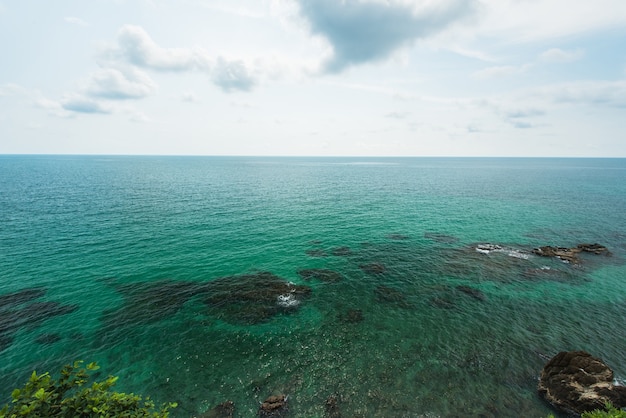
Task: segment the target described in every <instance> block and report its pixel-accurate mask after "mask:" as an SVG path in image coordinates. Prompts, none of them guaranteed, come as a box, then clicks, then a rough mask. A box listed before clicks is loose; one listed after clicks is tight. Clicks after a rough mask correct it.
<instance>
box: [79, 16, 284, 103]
mask: <svg viewBox="0 0 626 418" xmlns="http://www.w3.org/2000/svg"><path fill="white" fill-rule="evenodd" d="M99 58H100V59H99V64H100V66H101V67H103V69H102V70H100V71H98V72H96V73H93V74H92V75H91V77H90V81H89V83H88V84H89V86H88V87H87V88H86V92H87V94H89V95H91V96H98V97H105V98H108V99H138V98H142V97H145V96H147V95H149V94H151V93H152V92H154V91H155V90H156V84H155V83H154V82H153V81H152V80H151V79H150V77H149V76H148V75H147V74H146V73H144V72H142V71H140V70H139V69H138V68H142V69H145V70H153V71H171V72H192V71H199V72H203V73H206V74H208V75H209V76H210V78H211V81H212V82H213V83H214V84H215V85H216V86H218V87H219V88H220V89H222V90H223V91H224V92H227V93H230V92H233V91H251V90H252V89H253V88H254V87H255V86H256V85H257V84H258V80H259V78H260V76H262V75H263V73H264V72H265V66H264V65H262V64H263V63H262V62H261V61H259V62H258V64H261V65H256V66H255V67H252V66H250V65H249V64H247V63H246V62H245V61H243V60H241V59H228V58H225V57H222V56H218V55H216V56H215V57H213V56H211V55H210V54H209V53H208V52H207V51H206V50H204V49H202V48H199V47H196V48H163V47H161V46H159V45H158V44H157V43H156V42H154V41H153V40H152V38H151V37H150V36H149V35H148V33H147V32H146V31H145V30H144V29H143V28H141V27H139V26H133V25H125V26H123V27H122V28H120V30H119V31H118V35H117V44H116V45H114V46H109V47H107V48H105V49H103V50H102V51H101V54H100V57H99ZM272 65H273V67H271V68H270V69H271V70H273V71H274V73H276V72H277V71H276V69H275V68H274V67H275V66H276V65H277V64H276V62H274V61H272Z"/></svg>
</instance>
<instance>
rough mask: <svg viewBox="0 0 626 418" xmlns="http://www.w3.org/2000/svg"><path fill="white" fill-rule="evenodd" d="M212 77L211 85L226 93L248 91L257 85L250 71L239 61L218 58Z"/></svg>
mask: <svg viewBox="0 0 626 418" xmlns="http://www.w3.org/2000/svg"><path fill="white" fill-rule="evenodd" d="M212 75H213V77H212V78H213V83H215V85H217V86H218V87H220V88H221V89H222V90H224V91H227V92H230V91H233V90H240V91H250V90H252V88H253V87H254V86H255V85H256V83H257V81H256V79H255V77H254V75H253V74H252V72H251V70H250V69H249V68H248V67H247V66H246V64H245V63H244V62H243V61H241V60H233V61H227V60H225V59H223V58H219V59H218V61H217V64H216V66H215V68H214V69H213V71H212Z"/></svg>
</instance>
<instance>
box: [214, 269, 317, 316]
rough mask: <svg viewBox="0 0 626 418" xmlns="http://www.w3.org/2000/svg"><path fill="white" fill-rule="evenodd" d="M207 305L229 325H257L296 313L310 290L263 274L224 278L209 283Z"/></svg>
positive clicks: (268, 274)
mask: <svg viewBox="0 0 626 418" xmlns="http://www.w3.org/2000/svg"><path fill="white" fill-rule="evenodd" d="M208 287H209V289H208V293H209V294H208V296H206V297H205V298H204V302H205V304H206V305H207V307H208V308H209V310H210V311H211V313H213V314H216V315H218V316H219V317H221V318H223V319H224V320H226V321H229V322H235V323H244V324H257V323H260V322H263V321H266V320H268V319H270V318H271V317H273V316H274V315H277V314H279V313H289V312H293V311H295V310H296V309H297V308H298V307H299V305H300V303H301V301H302V299H303V298H305V297H307V296H308V295H309V294H310V293H311V288H310V287H307V286H303V285H296V284H293V283H290V282H287V281H285V280H283V279H281V278H280V277H278V276H276V275H274V274H272V273H269V272H260V273H254V274H245V275H242V276H231V277H224V278H220V279H217V280H214V281H212V282H209V283H208Z"/></svg>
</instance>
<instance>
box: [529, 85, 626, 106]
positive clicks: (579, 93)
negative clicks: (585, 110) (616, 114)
mask: <svg viewBox="0 0 626 418" xmlns="http://www.w3.org/2000/svg"><path fill="white" fill-rule="evenodd" d="M535 94H537V95H539V96H544V97H546V96H547V97H548V98H551V99H552V100H553V101H554V102H556V103H572V104H583V105H604V106H611V107H620V108H621V107H626V80H618V81H580V82H575V83H563V84H557V85H552V86H548V87H544V88H540V89H537V90H536V91H535Z"/></svg>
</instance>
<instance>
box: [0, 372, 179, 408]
mask: <svg viewBox="0 0 626 418" xmlns="http://www.w3.org/2000/svg"><path fill="white" fill-rule="evenodd" d="M82 363H83V362H82V361H77V362H75V363H74V364H73V365H66V366H64V367H63V369H62V370H61V376H60V377H59V379H58V380H55V379H53V378H52V377H51V376H50V374H49V373H43V374H39V375H38V374H37V373H36V372H33V373H32V374H31V376H30V379H29V380H28V382H27V383H26V385H25V386H24V387H23V388H21V389H15V390H13V392H12V393H11V398H12V399H13V400H12V402H11V403H10V404H8V405H5V406H4V407H3V408H2V409H0V418H17V417H66V418H70V417H128V418H131V417H132V418H135V417H152V418H167V417H168V416H169V409H170V408H175V407H176V404H175V403H170V404H167V405H162V406H161V407H160V409H158V410H157V409H155V405H154V402H152V401H151V400H150V398H146V399H142V397H141V396H138V395H135V394H133V393H128V394H127V393H120V392H115V391H112V390H111V388H112V387H113V386H114V385H115V382H116V381H117V379H118V378H117V377H114V376H109V377H107V378H106V379H105V380H103V381H100V382H93V383H92V384H91V386H87V383H88V380H89V372H93V371H95V370H98V369H99V366H98V365H97V364H96V363H89V364H87V366H85V367H82Z"/></svg>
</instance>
